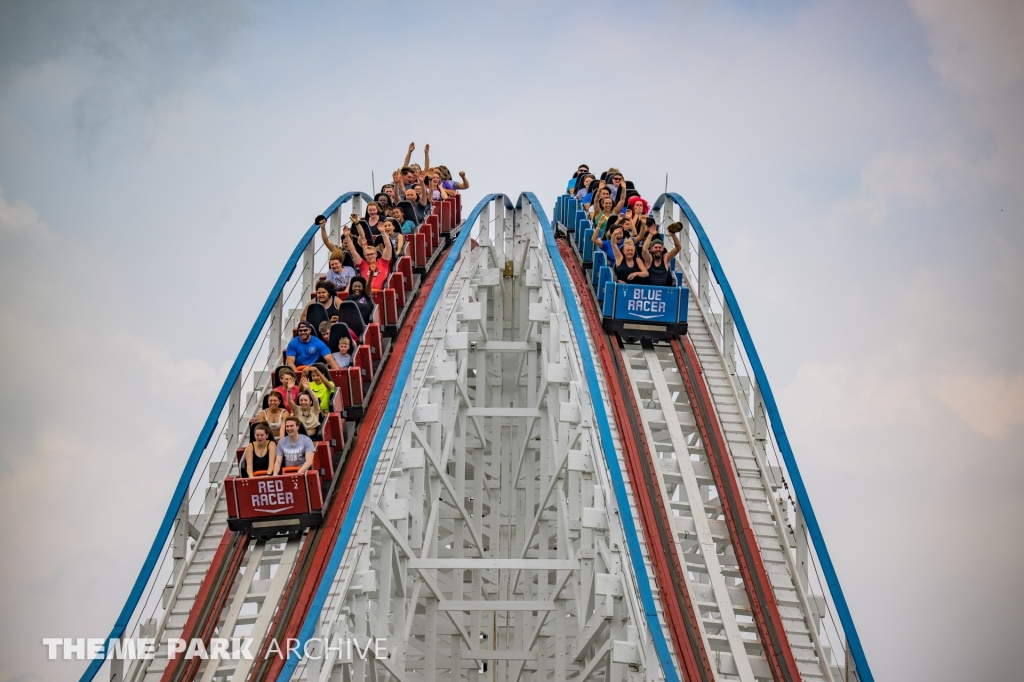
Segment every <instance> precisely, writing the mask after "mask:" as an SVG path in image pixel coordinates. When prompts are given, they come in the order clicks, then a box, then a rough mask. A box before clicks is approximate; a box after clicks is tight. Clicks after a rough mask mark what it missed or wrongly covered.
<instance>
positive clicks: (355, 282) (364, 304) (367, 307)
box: [345, 275, 374, 323]
mask: <svg viewBox="0 0 1024 682" xmlns="http://www.w3.org/2000/svg"><path fill="white" fill-rule="evenodd" d="M365 287H366V280H365V279H363V278H362V277H361V276H359V275H356V276H355V277H353V278H352V281H351V282H349V283H348V297H347V298H346V299H345V300H346V301H352V302H353V303H355V304H356V307H357V308H359V314H360V315H362V317H363V321H364V322H367V323H369V322H370V317H371V316H372V315H373V306H374V303H373V299H372V298H371V297H370V294H369V293H368V292H367V291H366V288H365Z"/></svg>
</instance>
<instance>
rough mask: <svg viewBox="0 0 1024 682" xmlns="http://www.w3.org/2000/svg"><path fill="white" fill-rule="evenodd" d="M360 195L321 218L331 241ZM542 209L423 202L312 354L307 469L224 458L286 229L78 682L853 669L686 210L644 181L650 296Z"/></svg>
mask: <svg viewBox="0 0 1024 682" xmlns="http://www.w3.org/2000/svg"><path fill="white" fill-rule="evenodd" d="M369 199H370V197H369V196H368V195H366V194H364V193H361V192H349V193H346V194H344V195H342V196H340V197H338V199H337V200H336V201H334V203H332V204H331V205H330V206H329V207H328V208H327V209H326V210H325V211H324V212H323V215H325V216H327V218H328V226H329V229H330V233H331V235H332V240H333V241H334V242H337V241H339V235H340V234H341V233H342V231H343V230H344V228H345V227H346V225H348V223H347V222H346V221H345V220H344V218H343V216H346V215H352V214H356V215H359V214H361V213H362V211H363V207H364V203H365V202H367V201H369ZM346 211H347V212H346ZM552 215H553V220H549V218H548V217H547V214H546V213H545V211H544V209H543V208H542V207H541V205H540V203H539V201H538V200H537V198H536V197H535V195H533V194H532V193H523V194H521V195H519V196H518V197H517V198H516V200H515V202H514V203H513V200H512V199H511V198H510V197H509V196H507V195H503V194H491V195H488V196H486V197H485V198H483V199H482V200H481V201H480V202H479V203H478V204H477V205H476V206H475V207H474V208H473V209H472V210H471V211H470V212H469V213H468V215H467V216H466V217H465V219H463V216H462V206H461V197H456V198H454V199H448V200H446V201H444V202H438V203H436V204H435V206H434V209H433V213H432V214H431V215H430V216H429V217H428V218H427V219H426V221H425V222H424V223H423V224H422V225H421V226H419V227H418V228H417V229H416V232H415V233H414V234H412V235H409V243H408V247H407V248H406V252H405V253H404V254H403V255H402V256H401V258H399V259H397V262H396V264H395V267H394V269H393V272H392V273H391V276H390V278H389V279H388V281H387V284H386V285H385V286H384V287H383V288H381V289H380V290H377V291H374V292H373V296H374V300H375V303H376V305H375V307H374V308H375V312H374V314H373V318H372V319H371V320H370V321H369V322H368V323H367V324H366V325H365V329H359V330H353V337H354V338H355V341H356V349H355V353H354V361H353V363H352V365H351V366H349V367H347V368H341V369H338V370H332V371H331V374H332V379H333V381H334V384H335V387H336V394H335V397H334V398H333V400H332V403H331V408H330V413H329V414H327V415H326V417H325V419H324V424H323V428H322V430H321V431H320V432H318V433H317V434H316V436H315V437H316V443H315V448H316V450H315V457H314V460H313V463H312V466H311V467H310V468H309V470H308V471H304V472H302V473H301V474H295V473H291V472H287V471H286V472H283V473H281V475H278V476H267V477H261V478H260V479H259V480H258V481H257V479H254V478H246V477H245V475H244V472H242V471H240V470H239V467H240V464H241V462H243V461H244V459H240V453H241V451H242V450H243V449H244V447H245V445H246V444H247V443H248V442H249V439H250V438H251V430H250V424H251V422H252V421H253V420H254V418H255V415H256V414H257V413H259V411H260V410H261V409H262V407H263V400H264V398H265V396H266V395H267V394H268V393H269V392H270V391H272V390H273V389H274V387H275V385H276V384H277V382H278V381H279V376H278V375H277V373H276V371H275V370H276V368H277V367H278V366H279V365H281V363H282V358H283V351H284V347H285V345H286V343H287V342H288V341H289V340H290V339H291V338H292V336H293V335H294V333H295V328H296V326H297V325H298V322H299V319H300V315H301V314H302V311H303V309H304V308H305V306H306V303H307V302H308V301H309V300H310V298H311V297H312V295H313V293H314V288H315V286H316V283H317V281H318V278H319V277H320V273H321V272H322V271H324V270H325V269H326V264H327V258H328V255H329V254H328V253H327V252H326V250H325V249H324V247H322V246H320V245H319V244H318V242H317V237H318V232H319V228H318V227H317V226H316V225H313V226H311V227H310V228H309V229H308V230H306V232H305V233H304V234H303V235H302V238H301V239H300V240H299V242H298V244H297V245H296V247H295V249H294V251H293V252H292V254H291V255H290V257H289V258H288V260H287V262H286V263H285V266H284V268H283V270H282V272H281V275H280V276H279V278H278V279H277V281H276V283H275V285H274V287H273V289H272V290H271V293H270V295H269V297H268V298H267V301H266V304H265V305H264V306H263V308H262V310H261V311H260V314H259V316H258V317H257V319H256V321H255V323H254V324H253V326H252V328H251V330H250V332H249V334H248V336H247V337H246V339H245V342H244V343H243V344H242V348H241V350H240V351H239V354H238V357H237V358H236V360H235V362H234V364H233V365H232V366H231V369H230V371H229V372H228V376H227V378H226V380H225V382H224V385H223V388H222V389H221V391H220V393H219V394H218V396H217V399H216V401H215V402H214V405H213V408H212V410H211V412H210V415H209V417H208V418H207V420H206V422H205V424H204V426H203V428H202V431H201V432H200V434H199V437H198V439H197V441H196V444H195V447H194V448H193V450H192V452H191V453H190V455H189V458H188V460H187V462H186V464H185V466H184V469H183V472H182V475H181V478H180V480H179V482H178V484H177V487H176V488H175V491H174V494H173V496H172V500H171V503H170V505H169V507H168V509H167V512H166V514H165V516H164V518H163V522H162V524H161V526H160V528H159V530H158V531H157V534H156V537H155V539H154V541H153V544H152V546H151V548H150V551H149V554H148V556H147V558H146V561H145V563H144V565H143V567H142V570H141V571H140V573H139V576H138V578H137V580H136V582H135V584H134V585H133V587H132V589H131V592H130V594H129V596H128V598H127V600H126V601H125V603H124V606H123V608H122V609H121V612H120V614H119V616H118V617H117V620H116V622H115V624H114V627H113V628H112V630H111V632H110V634H109V636H108V637H107V638H106V639H105V640H104V647H103V650H102V651H101V652H100V653H101V654H103V655H100V656H97V657H96V658H94V659H93V660H91V661H90V663H89V666H88V668H87V669H86V671H85V673H84V674H83V676H82V678H81V680H82V682H89V681H90V680H93V679H96V676H97V675H98V674H101V671H102V674H105V675H106V676H107V679H108V680H110V681H111V682H123V681H131V682H157V681H159V682H172V681H184V680H203V682H212V681H214V680H218V681H222V680H234V681H236V682H241V681H243V680H252V681H264V680H280V681H285V680H307V681H309V682H314V681H316V682H331V681H340V680H345V681H348V680H359V681H363V680H383V679H390V680H409V681H412V680H458V679H468V680H474V681H480V682H483V681H484V680H492V681H497V680H502V681H508V682H515V681H518V680H524V681H528V680H538V681H539V680H549V679H551V680H578V681H580V682H582V681H584V680H603V681H607V682H610V681H612V680H631V681H633V680H636V681H639V680H645V681H649V682H658V681H661V680H666V681H668V682H678V681H680V680H685V681H686V682H692V681H696V680H701V681H704V682H711V681H712V680H742V681H744V682H754V681H755V680H771V681H773V682H783V681H791V682H796V681H798V680H825V681H827V682H847V681H849V680H859V681H862V682H873V677H872V675H871V671H870V668H869V666H868V662H867V659H866V657H865V654H864V651H863V648H862V647H861V644H860V640H859V638H858V636H857V631H856V628H855V626H854V622H853V619H852V617H851V615H850V610H849V607H848V605H847V603H846V600H845V598H844V596H843V592H842V588H841V586H840V584H839V580H838V578H837V575H836V571H835V568H834V567H833V565H832V561H831V559H830V556H829V553H828V549H827V547H826V545H825V541H824V538H823V536H822V532H821V529H820V527H819V525H818V522H817V519H816V517H815V514H814V511H813V508H812V506H811V502H810V498H809V497H808V493H807V490H806V487H805V485H804V483H803V480H802V478H801V476H800V471H799V469H798V467H797V462H796V459H795V457H794V454H793V451H792V448H791V446H790V443H789V441H788V439H787V437H786V432H785V429H784V427H783V424H782V420H781V417H780V414H779V410H778V407H777V405H776V403H775V398H774V396H773V394H772V391H771V388H770V386H769V384H768V380H767V377H766V375H765V371H764V368H763V367H762V365H761V362H760V359H759V358H758V355H757V351H756V350H755V347H754V344H753V340H752V338H751V334H750V331H749V329H748V328H747V325H746V323H745V321H744V318H743V315H742V313H741V312H740V309H739V305H738V303H737V302H736V298H735V295H734V294H733V291H732V288H731V287H730V285H729V281H728V279H727V278H726V276H725V272H724V270H723V267H722V264H721V262H720V261H719V259H718V257H717V255H716V254H715V251H714V249H713V247H712V245H711V242H710V240H709V238H708V236H707V233H706V232H705V230H704V228H703V227H702V226H701V224H700V222H699V220H698V219H697V217H696V215H695V214H694V212H693V211H692V210H691V208H690V207H689V205H688V204H687V203H686V201H684V200H683V198H682V197H680V196H679V195H678V194H674V193H666V194H663V195H661V196H660V197H659V198H658V199H657V201H656V202H654V204H653V206H652V212H651V215H652V217H653V218H654V220H655V223H656V225H657V226H658V229H659V230H660V231H662V232H664V231H665V228H666V227H667V226H669V225H673V226H674V227H673V229H674V230H676V231H677V234H678V237H679V238H680V244H681V250H680V251H679V253H678V254H677V255H676V256H675V258H674V259H673V261H672V263H671V272H672V277H673V278H674V280H675V281H674V282H673V284H674V286H670V287H664V288H658V289H662V290H661V291H657V292H653V293H652V290H653V289H655V287H649V288H645V287H642V286H631V285H630V284H629V283H626V282H616V281H615V278H614V275H613V274H612V273H611V272H610V270H609V266H608V264H607V262H606V258H605V254H603V253H601V252H600V251H598V252H597V253H595V249H594V248H593V245H592V244H591V237H592V234H593V229H594V228H593V226H592V225H591V224H590V221H589V219H588V216H587V213H586V212H585V211H583V210H582V208H581V206H580V205H579V202H578V201H577V200H576V199H575V198H574V197H573V196H570V195H564V196H560V197H559V198H558V200H557V202H556V204H555V206H554V207H553V213H552ZM334 343H335V348H332V350H335V349H336V343H337V342H336V341H335V342H334ZM256 486H262V487H258V488H257V487H256ZM261 495H262V497H261ZM250 498H251V503H250V502H249V501H247V500H249V499H250ZM143 641H148V642H151V643H152V648H153V650H154V651H153V654H152V655H149V656H134V657H133V656H119V655H114V654H116V652H118V651H120V652H124V651H125V650H130V647H128V643H131V642H139V643H141V642H143ZM141 648H142V645H141V644H140V645H139V647H138V648H137V649H136V650H137V651H138V650H141Z"/></svg>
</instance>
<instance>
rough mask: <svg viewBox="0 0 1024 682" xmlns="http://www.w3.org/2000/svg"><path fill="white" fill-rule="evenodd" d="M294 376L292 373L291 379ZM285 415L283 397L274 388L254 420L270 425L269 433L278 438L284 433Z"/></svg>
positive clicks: (286, 412) (286, 414)
mask: <svg viewBox="0 0 1024 682" xmlns="http://www.w3.org/2000/svg"><path fill="white" fill-rule="evenodd" d="M294 377H295V375H294V374H292V378H293V379H294ZM278 388H280V386H279V387H278ZM287 416H288V410H286V409H284V397H283V396H282V394H281V393H278V392H277V391H276V390H275V391H272V392H271V393H270V395H268V396H267V406H266V408H264V409H262V410H260V412H259V414H257V415H256V421H258V422H261V423H265V424H267V426H269V427H270V430H271V435H272V436H274V438H280V437H281V434H283V433H284V430H283V429H284V418H285V417H287Z"/></svg>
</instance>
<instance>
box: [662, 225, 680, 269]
mask: <svg viewBox="0 0 1024 682" xmlns="http://www.w3.org/2000/svg"><path fill="white" fill-rule="evenodd" d="M668 235H669V236H670V237H672V243H673V244H674V246H673V247H672V250H671V251H669V252H668V253H666V254H665V262H666V263H667V262H669V261H670V260H672V259H673V258H675V257H676V256H677V255H678V254H679V252H680V251H682V250H683V245H682V244H680V243H679V235H678V234H676V233H675V232H669V233H668Z"/></svg>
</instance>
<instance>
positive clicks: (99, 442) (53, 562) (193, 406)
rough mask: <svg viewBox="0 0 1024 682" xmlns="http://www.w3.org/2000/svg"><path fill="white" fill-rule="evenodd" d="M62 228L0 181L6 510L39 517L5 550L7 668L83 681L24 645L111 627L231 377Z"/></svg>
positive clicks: (0, 412) (2, 596) (1, 494)
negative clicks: (176, 346)
mask: <svg viewBox="0 0 1024 682" xmlns="http://www.w3.org/2000/svg"><path fill="white" fill-rule="evenodd" d="M58 234H59V233H58V232H57V231H56V230H54V229H52V228H51V227H50V226H48V225H46V224H45V223H44V222H43V221H41V220H40V219H39V216H38V214H37V212H36V211H35V210H34V208H33V207H32V206H30V205H28V204H26V203H24V202H21V201H15V202H13V203H12V202H9V201H8V200H7V199H6V197H5V196H4V194H3V190H2V188H0V354H2V356H3V357H5V358H7V359H8V361H7V362H5V363H4V390H3V391H0V420H2V422H3V431H4V434H5V436H4V439H3V442H2V444H0V515H2V516H3V518H7V519H22V520H25V522H24V523H18V524H13V525H12V526H11V527H9V528H8V529H7V531H6V536H5V538H6V542H7V543H8V544H9V547H11V548H12V549H11V551H7V552H4V553H3V554H2V556H0V571H2V572H3V574H4V576H5V580H4V581H3V585H2V587H0V611H2V612H4V613H7V614H17V617H16V618H9V619H5V621H4V623H3V624H0V669H3V670H4V671H5V676H6V675H11V674H14V675H17V674H39V675H40V677H39V678H38V679H42V677H48V676H50V675H60V676H64V677H67V676H69V675H73V674H75V673H74V671H73V670H68V669H65V667H64V665H63V664H49V666H47V662H46V661H45V660H44V659H43V657H42V656H39V657H34V656H29V655H26V654H25V652H26V651H34V650H35V648H36V647H37V646H38V643H39V641H40V638H41V637H47V636H69V637H70V636H97V635H102V634H105V633H106V631H107V629H108V628H109V627H110V623H111V622H112V618H113V615H114V612H115V611H116V609H117V608H119V607H118V602H119V600H121V599H123V598H124V597H125V596H127V587H126V586H127V585H130V584H131V581H132V580H133V579H134V575H135V574H136V572H137V571H138V569H139V566H140V564H141V553H142V552H144V551H145V549H146V546H147V544H148V540H149V538H151V537H152V535H153V533H154V531H155V529H156V527H157V525H158V516H159V514H160V513H161V511H162V510H160V507H161V505H160V504H154V503H153V500H154V498H156V499H164V498H167V499H169V496H170V492H171V490H172V489H173V487H174V485H175V483H176V482H177V478H178V475H179V472H180V469H181V466H182V463H183V462H184V460H185V459H186V458H187V456H188V453H189V451H190V450H191V447H192V442H193V439H194V438H195V433H196V431H197V430H198V424H199V423H200V422H201V420H202V419H203V417H204V416H205V411H206V410H207V409H208V407H207V406H208V405H209V404H210V401H211V399H212V396H213V395H214V394H215V393H216V390H217V388H218V386H219V384H220V382H221V381H222V379H223V376H224V374H225V373H226V370H227V367H226V366H224V367H221V368H219V369H217V368H214V367H211V366H210V365H209V364H208V363H206V362H203V361H198V360H190V359H177V358H174V357H172V356H171V354H170V353H169V352H168V351H167V350H166V349H165V348H164V347H163V346H162V345H161V344H160V343H159V342H158V341H157V340H156V339H154V338H152V336H151V335H150V334H148V333H147V330H146V329H145V327H144V326H142V325H140V324H139V321H138V316H137V315H136V314H135V312H134V310H133V306H132V305H131V304H130V302H129V299H128V297H127V296H126V295H125V285H124V282H123V281H122V279H121V277H120V276H119V274H118V267H117V265H116V264H115V263H112V262H111V261H109V260H107V259H105V258H104V257H103V256H102V255H101V254H99V253H96V252H95V251H92V250H90V249H89V248H88V247H86V246H84V245H83V244H81V243H79V242H77V241H75V240H73V239H69V238H67V237H64V236H59V237H58ZM139 538H144V539H145V540H144V541H142V542H140V541H139ZM13 548H17V549H13ZM71 602H74V603H75V604H76V607H75V608H68V604H69V603H71ZM32 661H35V662H36V664H37V665H41V666H47V667H45V668H43V667H34V666H33V665H32ZM69 665H70V664H69ZM26 666H28V668H26ZM44 670H45V674H44ZM5 679H6V677H5Z"/></svg>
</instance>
